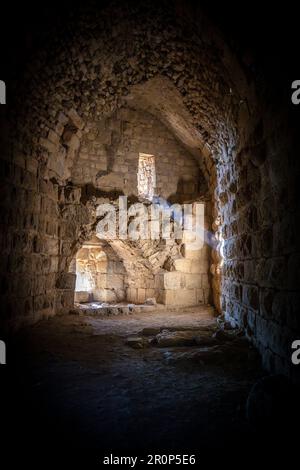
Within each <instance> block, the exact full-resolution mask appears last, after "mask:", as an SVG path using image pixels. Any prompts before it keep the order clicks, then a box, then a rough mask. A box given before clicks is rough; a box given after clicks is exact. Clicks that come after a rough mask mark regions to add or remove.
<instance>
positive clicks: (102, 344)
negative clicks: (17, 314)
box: [8, 307, 263, 458]
mask: <svg viewBox="0 0 300 470" xmlns="http://www.w3.org/2000/svg"><path fill="white" fill-rule="evenodd" d="M216 331H217V333H216ZM15 346H16V345H15ZM17 346H18V347H15V348H14V350H15V355H14V356H13V357H12V355H11V357H10V358H9V360H10V363H13V368H12V367H10V369H9V370H10V371H12V370H13V373H11V372H10V374H11V376H10V384H11V388H10V389H9V391H8V393H9V394H10V398H12V396H13V397H14V398H15V400H14V403H15V406H14V407H13V409H9V410H8V411H9V416H10V418H9V425H8V428H9V429H8V433H9V432H10V433H11V435H12V439H17V438H18V436H20V435H22V439H23V441H24V442H26V440H27V439H28V440H29V442H31V443H32V444H34V445H36V443H39V446H43V445H45V446H46V448H47V455H48V456H49V455H51V454H52V452H54V451H57V449H58V447H60V446H61V445H62V443H63V450H64V451H66V452H68V453H70V455H71V454H72V455H73V456H74V452H75V455H76V453H78V455H79V454H82V452H88V454H89V456H92V458H94V457H95V458H96V457H97V458H100V457H101V455H104V454H105V453H108V452H110V451H111V452H115V453H122V452H123V453H124V452H125V455H126V453H127V454H128V455H130V452H131V453H135V454H136V453H143V452H146V453H149V452H150V451H151V452H153V451H160V452H164V453H168V452H174V451H175V452H176V453H190V452H192V451H197V452H207V451H212V450H222V449H226V448H228V446H229V447H230V446H231V445H232V443H233V442H234V443H235V445H240V446H242V445H243V442H245V440H246V439H248V438H249V436H250V435H251V430H250V429H249V426H248V424H247V421H246V417H245V407H246V399H247V396H248V393H249V390H250V388H251V387H252V385H253V383H254V382H256V380H257V379H258V378H259V377H261V376H262V374H263V373H262V371H261V369H260V366H259V361H258V357H257V354H256V353H255V351H254V350H253V349H252V348H250V347H249V346H248V344H247V343H246V342H245V340H244V339H243V338H242V337H239V336H238V335H234V336H232V338H231V337H230V332H226V331H224V330H219V329H218V328H217V324H216V319H215V317H214V315H213V311H212V309H210V308H204V307H202V308H201V307H199V308H197V309H191V308H190V309H184V310H181V311H173V312H172V311H158V312H152V313H147V312H142V313H138V314H137V313H135V314H131V315H120V316H110V317H104V318H103V317H94V316H79V315H77V316H76V315H68V316H63V317H55V318H53V319H50V320H47V321H42V322H40V323H39V324H37V325H35V326H34V327H31V328H28V329H27V330H25V331H23V332H22V333H20V334H19V335H18V342H17ZM11 349H12V348H11ZM12 384H13V386H12ZM28 423H30V432H29V428H28ZM49 436H50V438H49ZM49 439H50V441H49Z"/></svg>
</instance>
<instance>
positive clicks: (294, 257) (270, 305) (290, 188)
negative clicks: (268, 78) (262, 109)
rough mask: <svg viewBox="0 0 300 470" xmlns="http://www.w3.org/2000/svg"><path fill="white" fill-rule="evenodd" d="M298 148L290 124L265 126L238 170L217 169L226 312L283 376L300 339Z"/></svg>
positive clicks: (241, 155) (243, 152) (238, 159)
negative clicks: (295, 340) (299, 335)
mask: <svg viewBox="0 0 300 470" xmlns="http://www.w3.org/2000/svg"><path fill="white" fill-rule="evenodd" d="M279 136H280V137H279ZM297 147H298V144H297V142H296V141H295V140H294V141H293V139H292V138H291V136H290V135H289V130H288V128H287V123H285V122H284V121H282V120H280V119H279V120H277V121H276V120H274V119H273V120H268V119H264V120H262V121H260V123H259V125H258V127H256V129H255V132H254V133H253V134H252V135H251V136H250V139H249V141H248V142H247V144H246V145H245V146H243V147H242V148H241V149H240V151H239V152H237V153H235V154H233V155H232V158H233V161H234V162H235V166H233V165H232V166H230V167H229V171H226V169H225V167H223V168H222V167H219V180H220V185H219V191H220V193H219V198H220V201H221V202H220V205H219V207H220V211H221V214H222V218H223V221H224V223H223V226H222V235H223V238H224V265H223V268H222V308H223V311H224V312H225V313H226V317H227V319H228V320H229V321H231V322H232V323H233V324H238V325H240V326H242V327H243V328H245V330H246V333H247V335H248V337H249V338H250V339H251V340H252V341H253V342H254V343H255V345H256V346H257V347H258V349H259V350H260V352H261V354H262V357H263V362H264V365H265V367H266V368H267V369H268V370H272V371H280V372H281V373H285V374H287V373H288V371H289V370H290V368H291V364H290V351H291V344H292V341H293V338H295V333H296V332H297V331H300V328H299V307H300V295H299V285H300V279H299V261H300V260H299V253H298V248H297V211H296V207H297V194H296V176H295V175H296V166H297V163H296V160H295V159H294V156H293V155H294V153H295V151H296V150H295V149H297Z"/></svg>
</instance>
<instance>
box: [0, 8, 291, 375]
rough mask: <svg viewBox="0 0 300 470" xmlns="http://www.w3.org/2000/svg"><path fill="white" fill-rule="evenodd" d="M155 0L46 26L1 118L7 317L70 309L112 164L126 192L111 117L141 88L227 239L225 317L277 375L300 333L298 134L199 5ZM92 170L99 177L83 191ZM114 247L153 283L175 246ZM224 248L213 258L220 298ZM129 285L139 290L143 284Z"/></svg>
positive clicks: (14, 320) (141, 98)
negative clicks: (74, 269)
mask: <svg viewBox="0 0 300 470" xmlns="http://www.w3.org/2000/svg"><path fill="white" fill-rule="evenodd" d="M152 3H153V2H152ZM152 3H151V2H149V3H148V2H141V4H139V5H138V4H137V5H134V6H129V5H126V7H123V3H118V2H117V3H116V4H114V5H110V6H109V7H108V8H107V9H104V10H103V11H101V12H98V13H97V14H95V12H94V10H93V7H87V8H86V10H85V11H84V12H82V13H81V14H80V18H79V19H78V18H77V19H76V18H75V19H74V22H73V19H70V22H69V23H68V28H67V31H64V30H59V31H54V32H51V34H49V38H48V40H49V46H48V47H43V49H42V50H41V51H40V53H39V54H38V55H36V56H35V58H34V59H32V61H31V63H30V67H29V68H28V70H27V74H26V77H27V79H25V80H24V81H23V83H22V84H16V87H15V90H16V93H15V97H16V102H15V103H13V102H11V105H10V113H9V115H8V116H2V122H1V126H0V133H1V134H0V137H1V139H0V140H1V154H2V155H1V156H2V162H1V173H2V177H3V181H4V184H3V185H2V187H1V191H2V198H1V201H0V203H1V206H2V216H1V223H2V224H3V230H2V241H1V243H2V245H1V248H2V251H1V255H2V256H1V272H2V299H1V305H2V307H3V310H4V312H5V313H4V315H3V316H2V317H1V322H2V323H3V324H4V323H5V324H10V325H16V324H18V323H22V322H25V321H34V320H37V319H39V318H41V317H42V316H43V315H46V316H48V315H52V314H54V313H55V312H61V311H67V309H68V308H69V306H70V305H72V289H71V284H72V282H74V280H73V279H72V276H68V275H67V274H69V273H67V270H68V265H69V263H70V261H71V259H72V258H73V257H74V255H75V253H76V251H77V250H78V249H79V248H80V247H81V246H82V244H83V243H84V241H86V240H88V239H89V238H90V236H91V234H92V233H93V231H94V230H95V223H96V219H95V215H94V211H95V207H96V205H97V197H98V195H99V192H101V188H107V187H106V186H105V178H108V179H110V178H109V175H108V176H107V175H106V174H105V172H107V171H109V172H113V173H116V174H114V178H115V181H116V183H115V184H114V185H113V187H119V185H121V183H122V185H123V186H122V185H121V186H122V188H124V187H125V185H124V178H123V177H122V178H119V176H118V173H119V171H116V169H117V168H114V169H113V166H114V164H115V160H114V157H115V150H116V151H117V149H118V148H119V145H120V144H121V145H123V144H122V140H120V136H123V138H124V140H125V141H127V142H129V139H130V138H131V137H130V136H126V139H125V137H124V135H125V132H126V131H125V130H124V132H120V130H119V127H118V129H114V128H112V129H111V132H107V131H106V130H107V127H106V126H109V125H110V124H109V120H110V118H112V127H113V126H114V123H113V121H114V122H115V123H117V124H118V126H119V124H120V123H121V121H122V119H121V118H120V117H118V113H119V112H120V113H122V111H121V108H124V106H125V105H126V103H127V105H128V99H129V97H131V98H132V97H134V96H135V95H134V93H133V91H134V90H133V89H134V88H135V87H140V88H139V93H137V95H138V97H137V98H136V97H135V98H134V99H133V101H132V102H134V103H135V104H137V103H138V104H139V107H140V109H141V110H145V108H146V110H148V111H149V102H151V106H152V107H151V114H152V115H154V116H155V118H156V119H157V120H159V121H161V122H162V123H163V124H164V125H165V126H166V127H167V128H168V129H169V131H170V132H171V133H172V134H174V135H175V136H176V140H177V141H178V140H179V141H180V142H181V143H182V146H184V147H185V148H186V149H188V151H189V153H190V154H193V155H194V156H195V158H196V159H197V160H198V161H199V166H200V167H201V169H202V171H203V174H204V175H205V178H206V181H207V183H208V186H209V192H210V196H211V197H212V198H213V207H212V211H211V216H212V221H213V224H212V226H213V230H214V232H215V237H214V238H215V240H212V245H213V247H214V248H218V249H219V248H222V245H223V248H222V250H223V268H222V276H223V283H222V310H223V312H224V313H226V316H227V318H228V319H230V321H232V322H234V323H238V324H240V325H242V326H243V328H244V329H245V331H246V332H247V334H248V335H249V337H250V338H251V339H252V340H253V342H254V343H255V344H257V345H258V347H259V349H260V351H261V353H262V355H263V358H264V361H265V364H266V366H267V367H268V369H270V370H277V371H283V372H285V373H287V369H288V368H289V363H288V361H289V358H290V351H289V344H290V341H291V338H295V337H296V336H297V334H298V332H299V330H300V328H299V315H296V313H297V311H298V306H299V292H298V286H299V277H298V273H299V270H298V266H299V250H298V249H297V246H296V241H295V240H296V235H297V231H296V220H297V219H298V216H299V206H298V205H297V197H296V187H297V179H296V178H297V176H296V175H297V171H298V169H299V159H298V154H299V151H298V150H299V144H298V142H297V139H296V137H295V136H296V135H297V133H296V130H295V128H293V126H292V125H290V122H289V115H288V114H287V113H286V109H285V108H286V106H285V105H284V106H281V103H280V100H279V97H278V96H277V95H276V96H270V88H269V83H267V82H265V81H264V79H263V78H262V79H260V80H259V81H258V78H260V77H261V75H260V74H259V73H258V72H257V68H256V67H255V66H254V65H255V64H252V65H251V64H250V65H249V64H247V63H246V62H245V61H243V65H242V66H240V62H241V61H239V60H237V57H236V56H235V55H234V54H233V53H232V51H231V50H230V48H229V47H228V46H227V45H226V42H225V41H224V40H223V38H222V36H221V35H220V34H219V31H217V30H216V29H215V28H214V26H213V25H212V24H211V23H210V22H208V21H207V19H206V18H205V17H204V16H202V15H201V14H200V12H199V11H198V10H197V11H196V12H194V11H191V10H189V6H188V5H187V6H184V5H183V4H182V5H181V13H180V15H178V14H177V13H178V12H177V10H176V7H175V6H174V8H173V4H172V5H171V4H168V5H166V4H165V3H164V2H161V4H159V5H158V4H155V5H153V4H152ZM175 3H176V2H175ZM185 3H188V2H185ZM174 5H175V4H174ZM193 13H194V14H193ZM120 18H121V20H120ZM199 25H200V26H201V27H199ZM246 55H247V54H246ZM255 71H256V75H255ZM153 83H154V85H153ZM284 99H286V100H289V98H288V97H286V96H285V97H284ZM286 102H287V101H286ZM289 102H290V101H289ZM270 103H272V104H270ZM118 110H119V111H118ZM1 112H2V111H1ZM118 121H119V122H118ZM124 121H125V122H129V121H126V119H124ZM122 122H123V121H122ZM100 123H101V125H100ZM103 123H105V124H103ZM89 126H92V127H91V128H89ZM101 126H102V127H101ZM103 127H104V131H103V132H104V134H103V139H104V141H103V142H100V140H101V139H100V133H101V132H102V130H101V129H103ZM125 127H126V126H125ZM144 130H145V129H144ZM94 131H96V135H95V137H93V138H92V139H91V140H90V141H89V139H88V135H90V136H92V135H93V133H94ZM134 132H135V131H133V135H134ZM141 137H142V136H141ZM105 139H107V141H105ZM86 142H91V143H90V144H89V145H90V148H89V152H91V149H92V152H95V153H92V152H91V156H93V165H95V166H94V167H92V166H91V165H87V173H88V175H87V179H86V180H81V179H80V178H81V177H82V176H80V175H77V176H78V177H79V180H77V181H79V183H80V187H77V186H76V184H77V183H76V184H75V181H76V180H74V181H73V180H72V172H73V169H74V163H75V165H76V162H77V161H78V160H77V159H78V157H79V155H81V150H82V149H84V145H82V149H81V144H82V143H84V144H85V143H86ZM93 142H95V143H97V144H99V146H98V150H96V148H97V146H96V147H95V149H94V147H93V146H94V144H93ZM123 142H124V141H123ZM133 144H134V142H133V141H131V145H133ZM105 145H106V146H107V147H106V148H105V147H102V146H105ZM103 148H104V149H105V153H103V154H102V153H101V152H102V151H103ZM124 150H125V149H124ZM98 151H99V152H100V153H99V157H101V158H102V157H103V161H101V162H100V163H99V168H98V167H97V163H96V160H97V159H96V158H94V157H96V156H97V152H98ZM137 151H142V150H141V149H140V148H139V146H137V147H136V148H135V150H134V154H135V155H136V152H137ZM144 151H145V150H144ZM157 151H160V149H159V148H158V149H157ZM127 152H128V150H126V152H125V153H123V155H120V156H121V159H120V160H119V162H118V163H119V164H120V168H121V166H122V165H123V164H124V168H123V169H122V170H121V174H123V170H124V174H128V175H129V174H131V175H132V176H130V178H131V177H132V178H135V177H136V171H135V170H134V171H132V172H131V171H128V173H127V163H125V157H124V155H125V154H126V153H127ZM83 153H84V152H83ZM150 153H152V152H150ZM153 153H154V152H153ZM105 155H106V160H105V159H104V157H105ZM161 155H162V157H163V158H164V157H165V155H164V153H162V154H161ZM79 158H81V156H80V157H79ZM122 159H123V160H122ZM121 161H122V162H123V163H121ZM109 164H112V167H111V168H110V167H109ZM163 164H164V162H163V161H162V165H163ZM82 167H83V168H85V167H86V163H83V162H82ZM178 167H179V165H178ZM91 168H92V171H91ZM77 169H78V168H77ZM128 170H129V168H128ZM171 171H173V168H171ZM99 172H100V174H99ZM101 172H104V174H101ZM91 173H92V175H91ZM83 174H84V170H83ZM95 174H96V175H97V174H98V176H97V177H96V176H95ZM73 176H74V177H77V176H76V175H75V174H74V175H73ZM165 176H167V175H165ZM91 177H92V178H94V177H95V181H94V180H93V181H94V183H91V185H90V187H89V188H86V187H84V186H82V185H83V184H84V181H85V182H87V181H88V182H89V183H90V182H91ZM84 178H85V177H84ZM125 179H126V178H125ZM98 180H99V181H100V180H101V183H99V184H98ZM132 181H133V180H132ZM165 182H167V181H166V180H165ZM79 183H78V184H79ZM110 183H111V182H110ZM168 185H169V180H168V182H167V186H168ZM172 185H173V183H172ZM109 187H110V188H111V187H112V186H109ZM88 189H89V190H88ZM97 190H98V193H97ZM128 190H129V191H130V188H129V189H128ZM162 190H164V187H162ZM169 191H173V186H172V188H171V187H168V189H167V192H168V193H169ZM98 202H99V201H98ZM217 245H218V246H217ZM114 248H115V249H116V250H119V252H120V253H124V252H126V253H127V255H128V258H127V261H126V262H127V264H129V265H131V267H133V266H134V267H136V266H137V265H138V269H137V270H136V271H137V272H140V271H142V272H143V273H144V275H145V277H146V278H147V279H149V284H147V285H148V287H147V288H149V289H153V288H154V287H153V277H154V275H156V274H157V273H156V272H155V271H154V270H153V269H152V268H153V265H155V266H156V267H157V265H158V264H159V263H157V261H155V260H157V259H158V258H159V257H160V256H162V257H163V259H164V261H167V259H168V255H167V254H166V253H167V249H166V247H163V249H162V250H161V249H159V250H156V252H155V250H154V247H151V250H150V254H149V252H147V246H146V247H145V251H143V249H142V246H135V247H128V246H125V245H122V244H120V245H119V246H115V247H114ZM173 248H174V247H173V246H172V249H173ZM175 248H176V247H175ZM175 248H174V251H175ZM218 249H217V250H213V252H212V256H213V268H212V271H213V272H212V274H213V275H214V279H213V286H214V299H215V304H216V305H217V304H218V300H217V297H218V295H219V293H220V289H219V279H220V261H222V260H221V259H220V254H219V253H218ZM162 252H163V255H162ZM144 253H148V255H147V256H144ZM165 256H166V257H165ZM151 257H152V258H151ZM150 258H151V260H152V259H153V260H154V262H153V264H152V261H151V260H150ZM139 270H140V271H139ZM132 271H134V269H132ZM147 276H148V277H147ZM178 277H179V276H178ZM166 282H167V279H166ZM180 282H181V281H180ZM180 285H181V284H180ZM150 286H151V287H150ZM130 288H132V289H137V287H134V285H133V283H132V286H130ZM138 288H141V289H142V287H141V286H138ZM135 295H138V294H137V291H135Z"/></svg>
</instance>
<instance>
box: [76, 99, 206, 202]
mask: <svg viewBox="0 0 300 470" xmlns="http://www.w3.org/2000/svg"><path fill="white" fill-rule="evenodd" d="M139 153H146V154H151V155H154V158H155V170H156V188H155V195H156V196H160V197H163V198H165V199H167V198H169V197H171V196H173V198H174V196H175V198H176V200H177V201H179V200H180V196H182V197H184V198H185V200H189V199H190V200H193V199H195V197H196V196H197V195H198V194H199V192H200V193H202V194H203V193H204V192H205V191H207V189H206V184H205V180H204V177H203V175H202V174H201V171H200V168H199V164H198V163H197V162H196V161H195V159H194V158H193V156H191V155H190V154H189V152H188V151H187V150H186V149H184V148H183V146H182V145H181V144H180V143H179V142H178V141H177V140H176V139H175V137H174V135H172V134H171V132H170V131H169V130H168V129H167V128H166V127H165V125H164V124H162V123H161V122H160V121H158V119H156V118H155V117H154V116H153V115H152V114H149V113H147V112H145V111H137V110H133V109H129V108H122V109H120V110H119V111H118V112H117V113H116V114H115V115H114V116H112V117H111V118H109V119H103V120H99V121H93V122H89V123H87V125H86V128H85V133H84V136H83V139H82V142H81V145H80V149H79V152H78V157H77V159H76V161H75V162H74V166H73V169H72V173H71V177H72V181H73V183H74V184H76V185H83V184H88V183H91V184H92V185H94V186H95V187H98V188H101V189H102V190H104V191H112V190H119V191H122V192H123V193H124V194H125V195H127V196H129V195H134V196H138V185H137V181H138V180H137V174H138V162H139Z"/></svg>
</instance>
